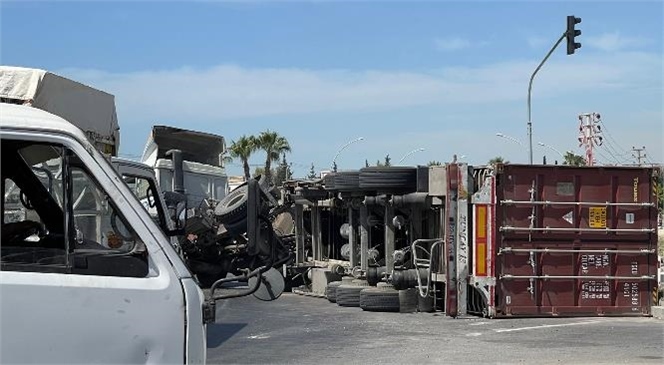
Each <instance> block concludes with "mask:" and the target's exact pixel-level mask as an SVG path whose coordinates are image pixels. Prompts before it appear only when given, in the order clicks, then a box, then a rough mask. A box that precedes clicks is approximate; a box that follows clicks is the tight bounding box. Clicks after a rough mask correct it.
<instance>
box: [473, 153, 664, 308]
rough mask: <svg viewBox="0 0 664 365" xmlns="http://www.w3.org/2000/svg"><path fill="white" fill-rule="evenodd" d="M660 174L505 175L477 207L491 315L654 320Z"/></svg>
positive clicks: (478, 245) (513, 170) (478, 277)
mask: <svg viewBox="0 0 664 365" xmlns="http://www.w3.org/2000/svg"><path fill="white" fill-rule="evenodd" d="M658 173H659V170H657V169H654V168H638V167H608V166H606V167H570V166H539V165H537V166H533V165H499V166H498V167H497V168H496V170H495V173H494V175H493V176H492V177H490V178H488V179H486V180H485V181H484V184H482V183H480V184H478V185H480V186H481V188H480V189H479V191H478V192H476V194H475V196H474V197H473V206H472V208H471V209H472V213H471V214H473V224H474V227H473V242H474V246H473V267H472V275H473V277H472V278H471V280H470V283H471V285H474V286H475V288H477V289H481V290H480V292H483V293H484V296H485V298H486V301H485V302H486V306H487V308H485V309H484V314H486V315H489V316H492V317H507V316H602V315H640V316H649V315H650V314H651V311H650V307H651V306H652V305H654V304H655V300H656V294H657V279H656V275H657V199H656V196H655V181H656V178H657V174H658Z"/></svg>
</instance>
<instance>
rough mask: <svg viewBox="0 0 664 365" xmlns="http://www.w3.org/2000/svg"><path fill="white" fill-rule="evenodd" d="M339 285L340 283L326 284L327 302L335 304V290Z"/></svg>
mask: <svg viewBox="0 0 664 365" xmlns="http://www.w3.org/2000/svg"><path fill="white" fill-rule="evenodd" d="M339 285H341V281H333V282H331V283H329V284H327V288H325V295H326V296H327V300H329V301H330V303H336V302H337V288H338V287H339Z"/></svg>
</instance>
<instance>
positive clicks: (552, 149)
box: [537, 142, 565, 159]
mask: <svg viewBox="0 0 664 365" xmlns="http://www.w3.org/2000/svg"><path fill="white" fill-rule="evenodd" d="M537 144H538V145H540V146H542V147H545V148H548V149H550V150H551V151H553V152H555V153H557V154H559V155H560V157H562V158H563V159H564V158H565V155H563V153H562V152H560V151H558V150H557V149H556V148H554V147H553V146H549V145H548V144H546V143H544V142H537Z"/></svg>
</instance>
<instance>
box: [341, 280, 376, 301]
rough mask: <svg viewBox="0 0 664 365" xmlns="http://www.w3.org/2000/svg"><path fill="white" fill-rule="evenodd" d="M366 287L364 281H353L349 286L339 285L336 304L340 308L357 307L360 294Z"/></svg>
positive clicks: (366, 284)
mask: <svg viewBox="0 0 664 365" xmlns="http://www.w3.org/2000/svg"><path fill="white" fill-rule="evenodd" d="M368 287H369V284H368V283H367V282H366V281H365V280H353V282H352V283H350V284H342V285H339V286H338V287H337V291H336V297H337V304H338V305H340V306H342V307H359V306H360V292H361V291H362V289H365V288H368Z"/></svg>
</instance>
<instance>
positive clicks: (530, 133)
mask: <svg viewBox="0 0 664 365" xmlns="http://www.w3.org/2000/svg"><path fill="white" fill-rule="evenodd" d="M566 35H567V31H565V32H563V34H562V35H561V36H560V38H558V41H557V42H556V44H554V45H553V47H552V48H551V49H550V50H549V53H547V54H546V57H544V59H543V60H542V62H540V64H539V65H538V66H537V68H536V69H535V71H534V72H533V74H532V75H531V76H530V81H529V82H528V146H529V148H528V153H529V159H530V164H531V165H532V164H533V121H532V119H531V113H530V94H531V92H532V90H533V80H535V75H537V72H539V70H540V69H541V68H542V66H544V63H545V62H546V60H548V59H549V57H551V54H553V51H555V50H556V48H557V47H558V45H559V44H560V42H562V41H563V39H565V36H566Z"/></svg>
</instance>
